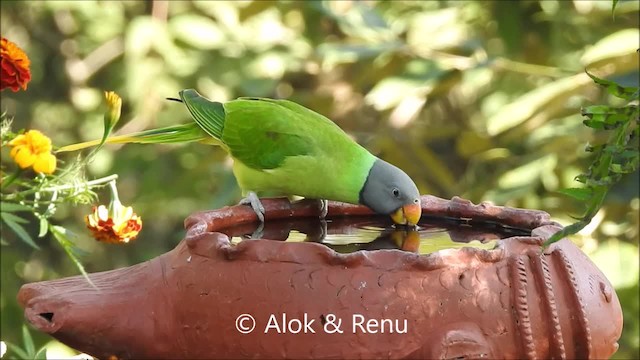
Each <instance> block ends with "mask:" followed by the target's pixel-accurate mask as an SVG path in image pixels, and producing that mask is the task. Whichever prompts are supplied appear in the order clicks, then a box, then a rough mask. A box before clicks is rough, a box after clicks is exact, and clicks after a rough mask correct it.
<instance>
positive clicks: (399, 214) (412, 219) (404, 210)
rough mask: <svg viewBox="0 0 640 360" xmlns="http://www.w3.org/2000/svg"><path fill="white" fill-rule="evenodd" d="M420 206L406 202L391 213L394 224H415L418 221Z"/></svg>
mask: <svg viewBox="0 0 640 360" xmlns="http://www.w3.org/2000/svg"><path fill="white" fill-rule="evenodd" d="M421 215H422V207H420V204H408V205H405V206H403V207H401V208H399V209H398V210H396V211H395V212H394V213H393V214H391V219H393V222H394V223H396V224H401V225H416V224H417V223H418V221H420V216H421Z"/></svg>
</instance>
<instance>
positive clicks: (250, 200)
mask: <svg viewBox="0 0 640 360" xmlns="http://www.w3.org/2000/svg"><path fill="white" fill-rule="evenodd" d="M238 205H250V206H251V208H252V209H253V211H254V212H255V213H256V215H257V216H258V219H260V222H262V223H263V222H264V206H262V203H261V202H260V198H258V195H257V194H256V193H255V192H253V191H249V193H248V194H247V197H245V198H244V199H242V200H240V202H239V203H238Z"/></svg>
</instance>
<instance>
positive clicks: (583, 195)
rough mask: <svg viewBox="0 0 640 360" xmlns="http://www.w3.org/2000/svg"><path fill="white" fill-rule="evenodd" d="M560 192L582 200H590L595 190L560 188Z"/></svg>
mask: <svg viewBox="0 0 640 360" xmlns="http://www.w3.org/2000/svg"><path fill="white" fill-rule="evenodd" d="M558 192H559V193H560V194H563V195H566V196H569V197H572V198H574V199H576V200H580V201H588V200H589V199H591V196H592V195H593V190H591V189H589V188H568V189H562V190H558Z"/></svg>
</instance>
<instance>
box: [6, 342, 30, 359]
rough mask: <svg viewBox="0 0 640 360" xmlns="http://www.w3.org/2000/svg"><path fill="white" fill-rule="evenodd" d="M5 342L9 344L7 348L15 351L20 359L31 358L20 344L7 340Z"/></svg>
mask: <svg viewBox="0 0 640 360" xmlns="http://www.w3.org/2000/svg"><path fill="white" fill-rule="evenodd" d="M5 344H7V348H9V350H11V352H13V353H14V354H15V355H16V356H17V357H18V358H19V359H29V355H28V354H27V353H26V352H25V351H24V350H22V349H21V348H20V347H19V346H17V345H14V344H12V343H10V342H5Z"/></svg>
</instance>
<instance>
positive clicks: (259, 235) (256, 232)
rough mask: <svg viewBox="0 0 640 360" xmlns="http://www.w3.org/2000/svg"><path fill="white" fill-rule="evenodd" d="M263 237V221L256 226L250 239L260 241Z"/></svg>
mask: <svg viewBox="0 0 640 360" xmlns="http://www.w3.org/2000/svg"><path fill="white" fill-rule="evenodd" d="M263 237H264V221H261V222H260V224H258V227H257V228H256V229H255V230H254V231H253V233H252V234H251V238H252V239H262V238H263Z"/></svg>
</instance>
